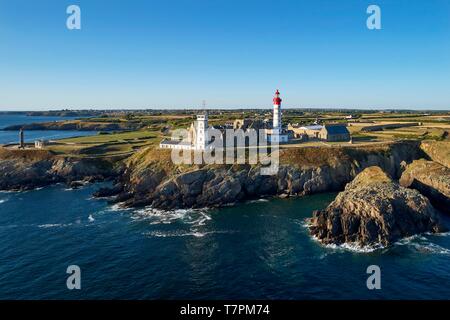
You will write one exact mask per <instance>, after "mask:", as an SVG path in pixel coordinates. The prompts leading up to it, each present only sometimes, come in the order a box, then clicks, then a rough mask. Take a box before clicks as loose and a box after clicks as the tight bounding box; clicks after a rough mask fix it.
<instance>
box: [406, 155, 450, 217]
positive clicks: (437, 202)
mask: <svg viewBox="0 0 450 320" xmlns="http://www.w3.org/2000/svg"><path fill="white" fill-rule="evenodd" d="M400 184H401V185H402V186H404V187H407V188H414V189H416V190H418V191H420V193H422V194H423V195H425V196H427V197H428V198H429V199H430V200H431V203H432V204H433V205H434V206H435V207H436V208H438V209H440V210H441V211H442V212H445V213H447V214H450V169H449V168H447V167H445V166H443V165H441V164H439V163H437V162H434V161H427V160H424V159H421V160H415V161H413V162H412V163H411V164H409V165H408V166H406V168H405V171H404V172H403V174H402V176H401V178H400Z"/></svg>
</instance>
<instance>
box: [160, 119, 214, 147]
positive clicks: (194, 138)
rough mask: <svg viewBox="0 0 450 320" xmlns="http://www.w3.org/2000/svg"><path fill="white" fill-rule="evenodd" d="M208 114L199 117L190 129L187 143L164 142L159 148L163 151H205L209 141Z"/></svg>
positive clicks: (166, 140) (178, 141)
mask: <svg viewBox="0 0 450 320" xmlns="http://www.w3.org/2000/svg"><path fill="white" fill-rule="evenodd" d="M208 127H209V126H208V113H207V112H205V113H204V114H199V115H197V120H196V121H194V123H192V125H191V126H190V128H189V129H188V130H189V132H188V137H187V139H186V140H187V141H181V140H169V139H165V140H162V141H161V143H160V144H159V147H160V148H162V149H183V150H205V149H206V147H207V145H208V142H209V139H208V134H207V132H208Z"/></svg>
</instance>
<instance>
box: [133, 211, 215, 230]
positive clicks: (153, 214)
mask: <svg viewBox="0 0 450 320" xmlns="http://www.w3.org/2000/svg"><path fill="white" fill-rule="evenodd" d="M131 219H133V220H139V221H143V220H145V221H149V222H150V224H170V223H173V222H182V223H185V224H190V225H193V226H196V227H199V226H204V225H205V224H206V222H207V221H209V220H211V219H212V218H211V217H210V216H209V215H208V214H206V212H205V211H204V210H195V209H178V210H171V211H166V210H159V209H154V208H151V207H146V208H144V209H140V210H136V211H135V212H134V213H133V214H132V216H131Z"/></svg>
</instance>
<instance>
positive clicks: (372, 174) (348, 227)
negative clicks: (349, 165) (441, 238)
mask: <svg viewBox="0 0 450 320" xmlns="http://www.w3.org/2000/svg"><path fill="white" fill-rule="evenodd" d="M444 231H446V228H445V227H444V226H443V225H442V224H441V222H440V220H439V213H438V211H437V210H436V209H435V208H434V207H433V206H432V205H431V203H430V201H429V200H428V199H427V198H426V197H425V196H423V195H421V194H420V193H419V192H418V191H417V190H413V189H408V188H405V187H402V186H400V185H399V184H398V183H397V182H395V181H393V180H392V179H391V177H389V176H388V175H387V174H386V173H385V172H384V171H383V170H382V169H381V168H379V167H376V166H373V167H369V168H366V169H365V170H363V171H362V172H361V173H360V174H359V175H358V176H356V178H355V179H354V180H353V181H352V182H351V183H349V184H348V185H347V186H346V187H345V190H344V191H343V192H341V193H339V194H338V196H337V197H336V199H335V200H334V201H333V202H332V203H331V204H330V205H329V206H328V207H327V208H326V209H324V210H317V211H314V213H313V217H312V218H311V221H310V232H311V234H312V235H313V236H314V237H316V238H317V239H318V240H319V241H320V242H322V243H324V244H344V243H347V244H353V245H357V246H360V247H365V246H379V245H382V246H386V245H389V244H392V243H394V242H396V241H397V240H399V239H401V238H403V237H409V236H413V235H416V234H420V233H424V232H433V233H435V232H444Z"/></svg>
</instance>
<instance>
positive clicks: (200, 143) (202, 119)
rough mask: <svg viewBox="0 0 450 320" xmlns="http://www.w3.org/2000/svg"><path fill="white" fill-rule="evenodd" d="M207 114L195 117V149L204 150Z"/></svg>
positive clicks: (206, 139) (206, 141) (206, 138)
mask: <svg viewBox="0 0 450 320" xmlns="http://www.w3.org/2000/svg"><path fill="white" fill-rule="evenodd" d="M207 131H208V113H207V112H206V111H205V113H204V114H199V115H197V123H196V135H195V136H196V139H195V149H197V150H205V149H206V146H207V144H208V135H207Z"/></svg>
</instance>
